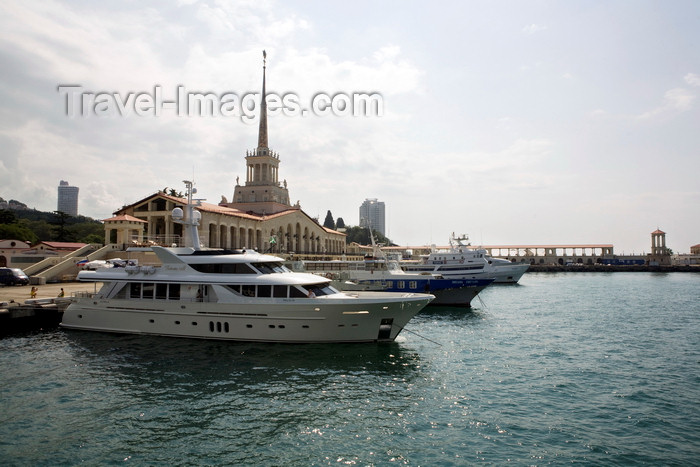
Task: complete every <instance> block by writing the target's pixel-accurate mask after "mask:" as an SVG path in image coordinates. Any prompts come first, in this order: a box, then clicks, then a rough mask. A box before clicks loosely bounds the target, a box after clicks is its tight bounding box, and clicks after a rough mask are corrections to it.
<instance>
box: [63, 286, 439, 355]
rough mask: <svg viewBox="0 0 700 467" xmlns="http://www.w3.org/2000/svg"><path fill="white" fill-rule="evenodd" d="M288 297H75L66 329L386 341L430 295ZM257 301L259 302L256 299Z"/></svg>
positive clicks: (203, 336) (273, 339)
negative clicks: (181, 300)
mask: <svg viewBox="0 0 700 467" xmlns="http://www.w3.org/2000/svg"><path fill="white" fill-rule="evenodd" d="M354 295H355V296H354V297H347V298H337V297H336V298H328V299H288V300H287V301H288V303H284V304H280V303H274V304H273V303H269V304H266V303H249V304H238V303H236V304H230V303H199V302H195V303H187V304H184V303H176V304H171V303H168V302H167V301H165V302H163V303H157V302H155V301H154V300H133V299H126V300H124V299H97V298H89V297H85V298H78V299H76V300H75V301H74V302H73V303H72V304H71V305H70V306H69V307H68V308H67V309H66V311H65V312H64V314H63V321H62V323H61V326H62V327H63V328H66V329H78V330H89V331H102V332H114V333H129V334H147V335H156V336H172V337H187V338H199V339H217V340H231V341H253V342H289V343H324V342H327V343H330V342H391V341H393V340H394V339H396V336H397V335H398V334H399V333H400V332H401V330H402V329H403V328H404V326H405V325H406V323H408V321H409V320H410V319H411V318H412V317H413V316H415V315H416V314H417V313H418V312H419V311H420V310H421V309H422V308H423V307H425V306H426V305H427V304H428V302H430V300H431V299H432V297H431V296H430V295H416V294H391V295H392V296H391V297H389V296H387V295H386V293H385V292H376V293H375V292H361V293H358V294H354ZM257 302H260V300H259V299H258V300H257Z"/></svg>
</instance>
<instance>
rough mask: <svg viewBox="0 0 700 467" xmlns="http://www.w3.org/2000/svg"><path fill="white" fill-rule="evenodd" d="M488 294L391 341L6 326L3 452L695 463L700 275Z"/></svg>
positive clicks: (182, 458) (0, 407) (561, 276)
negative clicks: (220, 338) (14, 329)
mask: <svg viewBox="0 0 700 467" xmlns="http://www.w3.org/2000/svg"><path fill="white" fill-rule="evenodd" d="M480 297H481V301H479V300H478V299H477V300H476V301H475V303H474V305H475V306H474V308H473V309H472V311H465V310H462V309H456V308H428V309H427V310H426V311H424V312H422V313H421V314H419V315H418V316H417V317H416V318H414V319H413V320H412V321H411V322H410V323H409V325H408V327H407V328H406V330H405V331H404V332H403V333H402V334H401V336H399V339H398V341H397V342H396V343H393V344H388V345H386V344H385V345H377V344H354V345H278V344H268V345H266V344H231V343H222V342H208V341H198V340H178V339H170V338H149V337H139V336H121V335H109V334H99V333H85V332H69V331H63V330H56V331H50V332H44V333H34V334H27V335H20V336H13V337H8V338H5V339H2V340H0V362H1V363H0V463H1V464H2V465H4V466H15V465H19V466H25V465H26V466H36V465H51V466H54V465H77V464H85V465H116V464H119V465H122V464H126V465H128V464H133V465H164V466H165V465H269V466H273V465H274V466H282V465H284V466H286V465H300V466H310V465H338V466H345V465H363V466H364V465H378V466H384V465H390V466H391V465H412V466H418V465H423V466H449V465H475V464H483V465H502V464H512V465H563V464H572V463H575V464H581V465H606V466H607V465H645V464H646V465H693V464H695V465H697V463H698V459H699V458H700V274H694V273H666V274H656V273H641V272H640V273H608V274H606V273H550V274H547V273H527V274H525V276H523V278H522V280H521V282H520V284H519V285H516V286H492V287H490V288H488V289H486V290H485V291H484V292H482V294H481V296H480ZM409 331H410V332H409Z"/></svg>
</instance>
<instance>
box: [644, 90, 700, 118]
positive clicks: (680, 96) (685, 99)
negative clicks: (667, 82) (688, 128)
mask: <svg viewBox="0 0 700 467" xmlns="http://www.w3.org/2000/svg"><path fill="white" fill-rule="evenodd" d="M694 100H695V94H693V93H691V92H690V91H689V90H687V89H684V88H674V89H669V90H668V91H666V92H665V93H664V99H663V102H662V103H661V105H660V106H658V107H657V108H655V109H652V110H649V111H647V112H644V113H642V114H640V115H638V116H637V118H638V119H640V120H650V119H655V118H663V117H667V116H670V115H674V114H677V113H680V112H686V111H688V110H690V109H691V108H692V104H693V101H694Z"/></svg>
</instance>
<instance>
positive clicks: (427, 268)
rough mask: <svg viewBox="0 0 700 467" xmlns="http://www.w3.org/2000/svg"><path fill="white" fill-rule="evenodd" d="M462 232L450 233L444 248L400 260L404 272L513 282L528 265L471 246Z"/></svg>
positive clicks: (517, 279) (515, 281)
mask: <svg viewBox="0 0 700 467" xmlns="http://www.w3.org/2000/svg"><path fill="white" fill-rule="evenodd" d="M468 240H469V239H468V238H467V237H466V236H464V235H463V236H462V237H459V238H458V237H455V235H454V234H452V237H450V248H449V249H448V250H444V251H443V250H437V249H433V251H431V252H430V254H429V255H427V256H423V257H422V259H421V261H420V262H417V263H415V262H403V263H402V265H401V267H402V269H404V270H405V271H407V272H414V273H415V272H418V273H432V274H439V275H441V276H443V277H445V278H452V279H479V278H488V279H492V280H493V281H494V283H511V284H515V283H517V282H518V281H519V280H520V278H521V277H522V276H523V274H525V272H526V271H527V269H528V268H529V267H530V265H529V264H527V263H511V262H510V261H508V260H505V259H502V258H493V257H491V256H490V255H489V254H488V252H487V251H486V250H484V249H482V248H474V247H472V246H471V245H470V244H469V242H468Z"/></svg>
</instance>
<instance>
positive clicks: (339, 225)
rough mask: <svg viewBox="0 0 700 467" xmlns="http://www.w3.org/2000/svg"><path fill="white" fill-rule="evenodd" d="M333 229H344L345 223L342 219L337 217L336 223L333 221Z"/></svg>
mask: <svg viewBox="0 0 700 467" xmlns="http://www.w3.org/2000/svg"><path fill="white" fill-rule="evenodd" d="M335 228H336V229H344V228H345V221H344V220H343V218H342V217H339V218H338V220H337V221H335Z"/></svg>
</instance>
